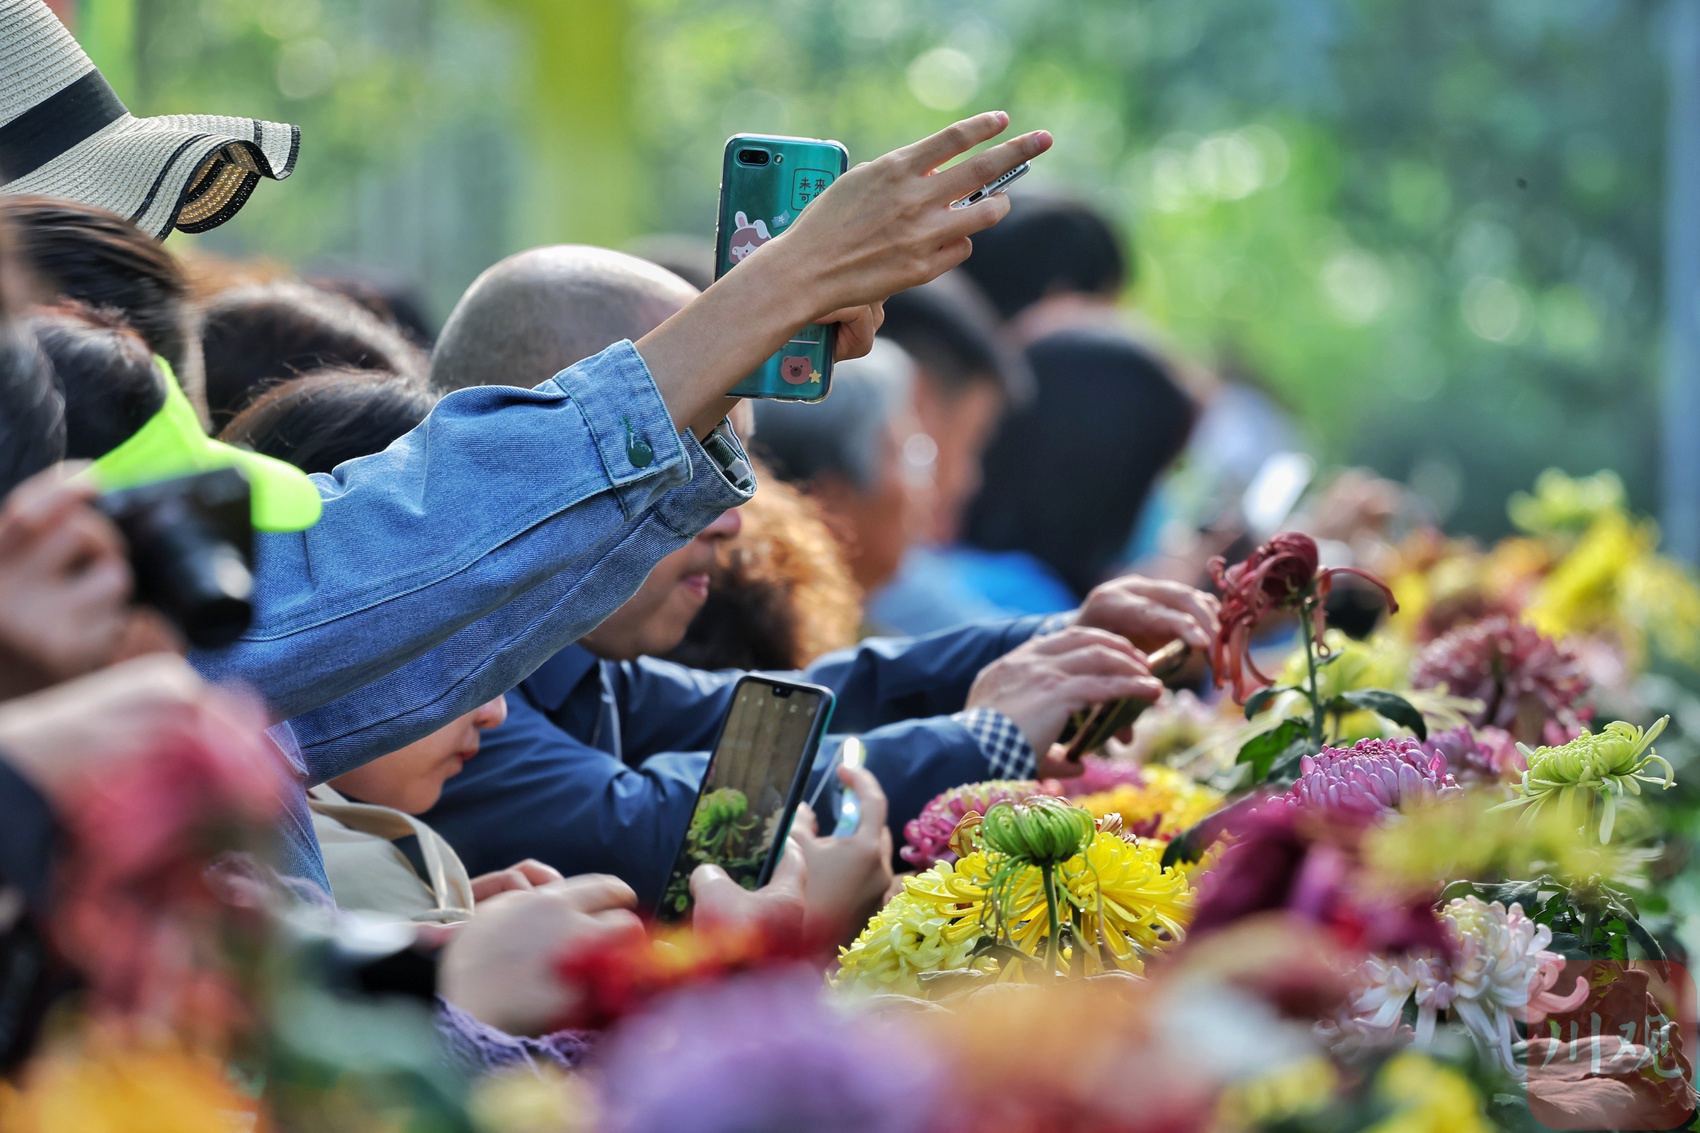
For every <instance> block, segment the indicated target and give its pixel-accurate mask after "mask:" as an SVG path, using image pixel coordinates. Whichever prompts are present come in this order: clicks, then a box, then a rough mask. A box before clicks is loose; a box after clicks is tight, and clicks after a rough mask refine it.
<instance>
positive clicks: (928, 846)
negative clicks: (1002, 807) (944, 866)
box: [902, 779, 1057, 869]
mask: <svg viewBox="0 0 1700 1133" xmlns="http://www.w3.org/2000/svg"><path fill="white" fill-rule="evenodd" d="M1056 793H1057V792H1056V791H1055V790H1052V789H1050V788H1049V787H1047V786H1046V785H1045V784H1043V783H1038V782H1035V781H1034V780H1031V779H992V780H989V781H987V782H985V783H969V784H967V785H966V786H962V787H952V788H951V789H950V790H948V791H946V792H944V793H943V794H942V795H939V796H938V797H937V798H935V799H934V800H933V801H932V802H930V803H928V804H927V805H926V806H924V807H922V808H921V813H920V814H919V815H917V816H915V817H914V818H912V819H910V820H909V823H908V824H907V825H906V826H904V827H903V840H904V841H905V842H907V843H908V845H906V846H904V847H903V850H902V855H903V860H904V861H906V862H908V863H909V864H910V865H912V866H914V867H915V868H917V869H929V868H931V867H932V866H933V865H935V864H937V863H938V862H954V861H955V860H956V852H955V851H954V850H952V849H951V848H950V836H951V835H952V834H954V833H956V824H957V823H959V822H961V821H962V816H963V815H965V814H967V813H968V812H969V811H971V810H972V811H978V812H979V813H981V814H985V813H986V808H987V807H989V806H992V805H994V804H996V803H1019V802H1024V801H1025V800H1027V799H1029V798H1031V797H1032V796H1034V795H1054V794H1056Z"/></svg>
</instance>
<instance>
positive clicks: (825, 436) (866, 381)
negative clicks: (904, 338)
mask: <svg viewBox="0 0 1700 1133" xmlns="http://www.w3.org/2000/svg"><path fill="white" fill-rule="evenodd" d="M914 384H915V363H914V361H913V360H912V359H911V358H910V357H909V355H908V354H906V353H904V351H903V348H902V347H900V346H897V345H895V344H894V343H890V342H886V341H884V340H883V339H882V340H877V341H875V343H874V348H873V351H872V352H871V353H869V354H868V356H867V357H865V358H856V359H853V360H851V361H848V362H840V363H838V364H837V365H836V366H834V367H833V371H832V391H831V393H830V394H829V395H828V396H827V399H826V400H825V401H822V402H820V403H819V404H816V405H806V404H802V403H800V402H794V401H758V402H756V403H755V413H756V433H755V444H756V447H757V448H759V449H761V450H763V451H765V452H766V453H767V455H768V456H769V457H770V458H771V459H772V462H773V464H774V466H775V468H774V470H775V471H776V472H777V473H778V474H779V475H780V476H781V477H782V478H784V479H786V480H789V481H792V482H794V483H798V484H807V483H809V482H810V481H812V480H817V479H819V478H821V477H823V476H839V477H842V478H844V479H846V480H848V481H850V482H851V483H852V484H854V485H855V486H856V487H857V488H859V489H861V490H863V491H871V490H872V489H873V488H874V486H875V485H877V484H878V483H879V480H880V473H881V468H880V457H881V453H882V450H883V448H884V445H885V439H886V437H887V435H888V434H889V432H890V430H891V423H892V421H893V419H894V418H896V417H897V416H898V415H899V414H901V413H903V412H905V411H906V410H908V409H909V407H910V405H911V400H910V399H911V397H912V390H913V387H914Z"/></svg>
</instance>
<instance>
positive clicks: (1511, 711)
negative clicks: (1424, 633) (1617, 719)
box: [1411, 617, 1589, 743]
mask: <svg viewBox="0 0 1700 1133" xmlns="http://www.w3.org/2000/svg"><path fill="white" fill-rule="evenodd" d="M1411 684H1412V685H1413V686H1415V687H1416V688H1439V687H1440V686H1442V685H1444V686H1445V687H1446V691H1447V692H1448V693H1450V694H1451V695H1453V696H1465V697H1469V698H1470V699H1472V700H1479V701H1481V702H1482V708H1481V711H1479V712H1477V713H1476V714H1475V715H1474V716H1473V717H1472V718H1471V720H1470V723H1471V724H1473V725H1474V726H1476V727H1478V728H1481V727H1486V726H1492V727H1495V728H1503V729H1505V730H1506V731H1508V732H1510V733H1511V734H1512V735H1514V736H1516V737H1517V738H1518V739H1520V740H1522V741H1523V742H1525V743H1543V742H1550V741H1548V739H1547V736H1546V732H1547V731H1548V730H1549V729H1552V728H1557V729H1559V730H1561V733H1562V734H1564V735H1569V736H1574V735H1575V734H1576V731H1577V729H1578V728H1579V727H1580V726H1581V724H1582V722H1583V719H1584V717H1583V716H1582V714H1581V712H1580V710H1579V708H1578V702H1579V701H1580V700H1581V699H1582V698H1583V697H1584V696H1586V695H1587V693H1588V687H1589V681H1588V678H1587V675H1586V674H1585V673H1584V672H1583V671H1582V662H1581V659H1580V658H1578V657H1577V656H1576V654H1575V652H1574V651H1572V650H1571V649H1570V648H1569V647H1568V646H1565V645H1562V644H1560V643H1559V642H1556V641H1553V640H1552V639H1551V638H1547V637H1542V636H1541V634H1540V633H1539V632H1538V631H1537V630H1535V629H1534V628H1533V627H1531V626H1526V625H1523V624H1521V623H1520V622H1515V621H1512V620H1511V619H1510V618H1506V617H1494V618H1488V619H1486V620H1484V621H1479V622H1475V623H1473V624H1471V625H1467V626H1463V627H1462V628H1460V629H1455V630H1453V631H1452V632H1451V633H1448V634H1446V635H1444V636H1442V637H1439V638H1436V639H1435V640H1434V641H1432V642H1430V643H1429V644H1428V645H1427V646H1426V647H1425V648H1424V649H1423V651H1422V652H1421V653H1420V654H1418V655H1417V660H1416V663H1415V664H1414V665H1413V666H1412V667H1411ZM1559 742H1563V741H1562V740H1560V741H1559Z"/></svg>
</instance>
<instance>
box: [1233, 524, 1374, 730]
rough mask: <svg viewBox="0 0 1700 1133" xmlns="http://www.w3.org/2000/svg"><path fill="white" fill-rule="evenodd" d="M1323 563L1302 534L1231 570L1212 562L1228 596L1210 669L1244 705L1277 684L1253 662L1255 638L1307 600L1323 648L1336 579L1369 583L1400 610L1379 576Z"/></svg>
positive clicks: (1276, 541)
mask: <svg viewBox="0 0 1700 1133" xmlns="http://www.w3.org/2000/svg"><path fill="white" fill-rule="evenodd" d="M1320 562H1321V559H1320V556H1319V554H1318V552H1317V548H1316V540H1314V539H1312V538H1311V537H1310V536H1309V535H1301V534H1299V533H1298V532H1296V531H1286V532H1283V533H1281V534H1279V535H1277V536H1275V537H1274V538H1273V539H1271V540H1269V542H1267V543H1265V544H1263V546H1261V547H1259V548H1257V550H1255V551H1253V552H1252V553H1251V554H1250V555H1249V556H1248V557H1247V558H1246V560H1245V561H1244V562H1242V563H1236V564H1234V565H1233V566H1231V567H1230V566H1228V565H1227V560H1226V559H1224V558H1223V557H1222V556H1220V555H1218V556H1216V557H1215V558H1213V559H1211V560H1210V577H1211V579H1212V580H1213V581H1214V582H1215V583H1216V588H1217V589H1218V590H1219V591H1221V594H1222V619H1221V629H1220V630H1219V631H1218V632H1217V635H1216V641H1215V644H1214V645H1213V646H1212V647H1211V650H1210V665H1211V668H1213V669H1214V670H1215V671H1216V685H1217V687H1218V688H1220V687H1221V686H1222V685H1224V684H1231V685H1232V693H1233V697H1234V699H1235V700H1236V701H1238V702H1239V703H1241V704H1243V703H1245V700H1246V697H1248V696H1250V695H1251V694H1252V693H1253V692H1254V691H1256V689H1258V688H1261V687H1263V686H1266V685H1269V684H1272V683H1273V681H1271V680H1270V678H1269V677H1267V676H1266V675H1264V674H1263V673H1262V672H1260V671H1259V670H1258V668H1257V664H1256V662H1254V661H1253V660H1252V659H1251V635H1252V634H1253V633H1255V632H1256V631H1257V628H1258V626H1259V625H1261V624H1262V622H1263V620H1264V619H1265V618H1266V617H1268V616H1269V615H1270V614H1271V613H1274V612H1275V611H1277V610H1302V609H1303V608H1304V606H1305V603H1306V602H1314V606H1313V609H1312V611H1311V619H1312V632H1313V633H1314V635H1315V638H1316V643H1317V644H1318V645H1319V646H1320V645H1321V644H1322V631H1323V629H1324V628H1325V621H1324V613H1323V604H1324V602H1325V601H1326V600H1327V598H1328V592H1329V590H1330V589H1332V587H1333V585H1334V579H1335V578H1337V577H1338V576H1340V575H1343V574H1350V575H1356V576H1357V577H1359V578H1362V579H1364V580H1366V581H1367V582H1369V583H1370V584H1371V585H1372V586H1374V587H1375V588H1376V589H1377V590H1380V591H1381V593H1382V596H1383V597H1384V598H1385V599H1386V600H1387V610H1388V613H1395V612H1397V611H1398V609H1399V603H1398V602H1396V601H1394V599H1393V591H1391V590H1389V589H1388V587H1387V584H1386V583H1385V582H1383V581H1381V579H1379V578H1377V577H1376V576H1375V575H1373V574H1370V573H1369V572H1368V571H1363V570H1358V569H1357V568H1356V567H1329V568H1328V569H1326V570H1322V569H1319V567H1320Z"/></svg>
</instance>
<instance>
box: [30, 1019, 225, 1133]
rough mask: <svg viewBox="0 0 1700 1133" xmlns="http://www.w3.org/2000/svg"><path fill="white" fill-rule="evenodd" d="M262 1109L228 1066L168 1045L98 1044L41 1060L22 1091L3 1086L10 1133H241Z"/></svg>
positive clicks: (84, 1046) (101, 1040)
mask: <svg viewBox="0 0 1700 1133" xmlns="http://www.w3.org/2000/svg"><path fill="white" fill-rule="evenodd" d="M255 1109H256V1107H255V1105H254V1102H253V1101H252V1099H250V1098H247V1097H244V1096H243V1095H242V1094H241V1093H239V1092H238V1091H237V1090H236V1089H235V1087H234V1086H232V1084H231V1081H230V1078H229V1076H228V1075H227V1074H226V1073H225V1068H224V1065H223V1063H221V1062H219V1061H218V1060H217V1059H214V1058H211V1057H209V1056H206V1055H202V1054H195V1053H191V1052H189V1051H186V1050H183V1049H180V1048H177V1047H175V1046H171V1045H169V1044H160V1045H147V1046H141V1045H135V1044H130V1043H124V1042H119V1041H107V1040H104V1039H98V1038H97V1039H94V1040H92V1041H90V1042H88V1043H86V1044H84V1045H82V1046H79V1047H74V1048H66V1049H64V1050H61V1051H53V1052H50V1053H47V1054H44V1055H42V1056H39V1057H37V1058H36V1059H35V1060H34V1061H33V1062H32V1063H31V1064H30V1067H29V1070H28V1074H27V1077H26V1078H25V1080H24V1082H23V1083H22V1085H21V1086H17V1087H14V1086H12V1085H10V1084H8V1083H4V1082H0V1129H4V1130H6V1131H7V1133H62V1131H64V1130H72V1129H74V1130H76V1131H77V1133H242V1131H245V1130H251V1129H252V1128H253V1127H254V1122H255Z"/></svg>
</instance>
